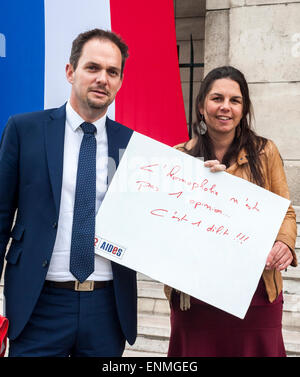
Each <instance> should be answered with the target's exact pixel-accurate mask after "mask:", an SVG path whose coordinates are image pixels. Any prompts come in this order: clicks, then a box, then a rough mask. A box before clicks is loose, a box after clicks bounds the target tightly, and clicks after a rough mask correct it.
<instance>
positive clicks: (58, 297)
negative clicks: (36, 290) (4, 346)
mask: <svg viewBox="0 0 300 377" xmlns="http://www.w3.org/2000/svg"><path fill="white" fill-rule="evenodd" d="M124 348H125V338H124V335H123V333H122V330H121V327H120V323H119V319H118V315H117V311H116V305H115V297H114V292H113V286H108V287H105V288H101V289H96V290H94V291H92V292H77V291H72V290H68V289H62V288H54V287H44V288H43V291H42V293H41V296H40V298H39V300H38V302H37V305H36V307H35V309H34V312H33V313H32V315H31V318H30V320H29V322H28V323H27V325H26V326H25V328H24V330H23V331H22V332H21V334H20V335H19V336H18V338H16V339H15V340H10V347H9V356H12V357H16V356H30V357H35V356H36V357H47V356H49V357H50V356H52V357H68V356H75V357H76V356H77V357H81V356H82V357H84V356H88V357H113V356H122V353H123V351H124Z"/></svg>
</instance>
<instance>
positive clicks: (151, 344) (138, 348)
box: [126, 335, 169, 357]
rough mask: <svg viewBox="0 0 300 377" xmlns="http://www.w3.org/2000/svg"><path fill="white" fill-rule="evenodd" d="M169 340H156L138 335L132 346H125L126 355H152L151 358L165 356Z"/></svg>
mask: <svg viewBox="0 0 300 377" xmlns="http://www.w3.org/2000/svg"><path fill="white" fill-rule="evenodd" d="M168 347H169V339H157V338H150V337H147V336H141V335H138V337H137V339H136V342H135V343H134V345H133V346H130V345H129V344H127V345H126V353H127V354H129V352H139V353H141V352H144V353H149V354H152V355H153V356H156V355H157V356H158V357H160V356H166V355H167V353H168Z"/></svg>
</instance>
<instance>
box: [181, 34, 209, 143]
mask: <svg viewBox="0 0 300 377" xmlns="http://www.w3.org/2000/svg"><path fill="white" fill-rule="evenodd" d="M177 53H178V60H179V46H177ZM199 67H204V63H195V62H194V45H193V36H192V34H191V36H190V62H189V63H181V64H179V68H189V69H190V80H189V112H188V114H189V121H188V132H189V138H190V139H191V137H192V123H193V90H194V69H195V68H199Z"/></svg>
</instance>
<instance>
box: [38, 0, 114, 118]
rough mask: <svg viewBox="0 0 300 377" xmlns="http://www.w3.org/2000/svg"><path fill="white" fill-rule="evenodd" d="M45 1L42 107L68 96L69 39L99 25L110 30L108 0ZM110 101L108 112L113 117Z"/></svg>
mask: <svg viewBox="0 0 300 377" xmlns="http://www.w3.org/2000/svg"><path fill="white" fill-rule="evenodd" d="M44 1H45V90H44V108H45V109H49V108H52V107H58V106H61V105H62V104H63V103H64V102H66V100H68V98H69V96H70V89H71V86H70V84H69V83H68V82H67V80H66V76H65V66H66V63H67V62H68V61H69V56H70V51H71V45H72V41H73V40H74V39H75V38H76V36H77V35H78V34H79V33H82V32H84V31H87V30H90V29H93V28H101V29H105V30H111V20H110V1H109V0H101V1H99V0H85V1H82V0H44ZM114 114H115V111H114V104H112V105H111V106H110V109H109V114H108V115H109V116H110V117H111V118H112V119H114V118H115V115H114Z"/></svg>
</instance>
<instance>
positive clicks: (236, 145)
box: [186, 66, 267, 187]
mask: <svg viewBox="0 0 300 377" xmlns="http://www.w3.org/2000/svg"><path fill="white" fill-rule="evenodd" d="M223 78H229V79H231V80H233V81H236V82H237V83H238V84H239V86H240V90H241V93H242V96H243V116H242V119H241V121H240V124H239V125H238V127H237V128H236V132H235V137H234V139H233V141H232V143H231V145H230V147H229V149H228V151H227V152H226V154H225V155H224V157H223V160H222V161H221V162H222V164H225V165H226V166H227V167H229V164H230V161H231V160H232V159H235V160H236V158H237V156H238V154H239V152H240V151H241V150H242V149H245V151H246V154H247V159H248V162H249V168H250V179H251V181H252V182H253V183H256V184H257V185H259V186H262V187H263V186H264V182H265V180H264V176H263V173H262V163H261V158H260V156H259V155H260V153H261V152H262V150H263V149H264V147H265V145H266V143H267V139H265V138H264V137H261V136H258V135H257V134H256V133H255V132H254V131H253V130H252V129H251V123H252V118H253V111H252V105H251V101H250V96H249V88H248V84H247V81H246V79H245V77H244V75H243V74H242V73H241V72H240V71H239V70H237V69H236V68H234V67H230V66H224V67H219V68H215V69H213V70H212V71H210V72H209V73H208V74H207V76H206V77H205V78H204V80H203V81H202V83H201V87H200V91H199V94H198V96H197V98H196V103H195V106H196V108H195V110H196V116H197V121H196V122H195V123H194V124H193V136H194V137H196V138H197V143H196V144H195V146H194V147H193V148H192V149H191V150H187V149H186V152H187V153H188V154H190V155H192V156H196V157H204V161H206V160H214V159H216V155H215V151H214V146H213V143H212V141H211V139H210V137H209V135H208V132H206V133H205V134H204V135H201V133H200V122H201V120H202V119H203V117H202V115H201V114H200V110H199V108H200V107H203V105H204V101H205V98H206V96H207V94H208V92H209V91H210V89H211V87H212V85H213V83H214V81H215V80H219V79H223ZM204 121H205V120H204Z"/></svg>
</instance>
